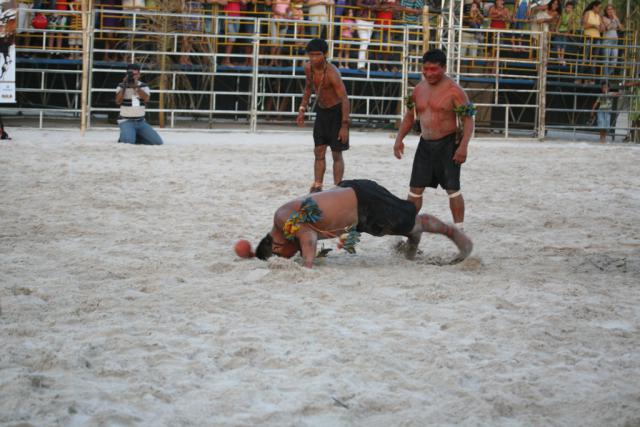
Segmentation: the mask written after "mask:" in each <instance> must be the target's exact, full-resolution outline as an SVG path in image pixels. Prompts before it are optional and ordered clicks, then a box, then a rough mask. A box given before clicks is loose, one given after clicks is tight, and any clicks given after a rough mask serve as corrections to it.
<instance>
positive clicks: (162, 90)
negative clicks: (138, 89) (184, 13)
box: [158, 11, 169, 128]
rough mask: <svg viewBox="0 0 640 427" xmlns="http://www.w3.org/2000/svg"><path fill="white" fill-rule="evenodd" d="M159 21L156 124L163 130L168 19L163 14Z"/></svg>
mask: <svg viewBox="0 0 640 427" xmlns="http://www.w3.org/2000/svg"><path fill="white" fill-rule="evenodd" d="M163 13H164V11H163ZM160 19H161V20H162V21H161V23H160V25H161V28H162V35H161V36H160V84H159V90H158V91H159V94H158V95H159V96H158V110H159V111H158V123H159V125H160V127H161V128H164V127H165V117H164V105H165V91H166V89H167V50H168V49H167V45H168V43H169V39H168V38H169V36H168V35H167V33H168V32H169V17H167V15H164V14H163V15H161V16H160Z"/></svg>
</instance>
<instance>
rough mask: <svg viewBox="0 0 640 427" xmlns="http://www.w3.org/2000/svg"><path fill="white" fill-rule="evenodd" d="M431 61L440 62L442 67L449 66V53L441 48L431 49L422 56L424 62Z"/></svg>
mask: <svg viewBox="0 0 640 427" xmlns="http://www.w3.org/2000/svg"><path fill="white" fill-rule="evenodd" d="M427 62H431V63H434V64H440V66H441V67H446V66H447V55H445V54H444V51H442V50H440V49H431V50H429V51H427V52H425V54H424V55H423V56H422V63H423V64H424V63H427Z"/></svg>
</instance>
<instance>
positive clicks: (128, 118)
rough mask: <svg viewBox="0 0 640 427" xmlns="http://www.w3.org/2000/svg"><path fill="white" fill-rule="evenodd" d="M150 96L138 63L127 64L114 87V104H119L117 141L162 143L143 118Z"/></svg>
mask: <svg viewBox="0 0 640 427" xmlns="http://www.w3.org/2000/svg"><path fill="white" fill-rule="evenodd" d="M150 96H151V91H150V90H149V86H147V85H146V84H144V83H143V82H141V81H140V64H129V65H127V74H126V76H125V77H124V79H122V82H121V83H120V84H119V85H118V88H117V89H116V104H118V105H119V106H120V116H119V117H118V126H120V138H119V139H118V142H124V143H126V144H145V145H162V138H160V135H158V133H157V132H156V131H155V130H153V128H152V127H151V125H149V123H147V121H146V120H145V118H144V116H145V104H146V103H147V102H148V101H149V97H150Z"/></svg>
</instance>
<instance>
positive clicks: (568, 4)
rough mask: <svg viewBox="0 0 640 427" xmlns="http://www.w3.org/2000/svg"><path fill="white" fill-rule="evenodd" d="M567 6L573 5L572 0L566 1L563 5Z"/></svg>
mask: <svg viewBox="0 0 640 427" xmlns="http://www.w3.org/2000/svg"><path fill="white" fill-rule="evenodd" d="M567 6H575V5H574V4H573V2H572V1H568V2H566V3H565V4H564V7H567Z"/></svg>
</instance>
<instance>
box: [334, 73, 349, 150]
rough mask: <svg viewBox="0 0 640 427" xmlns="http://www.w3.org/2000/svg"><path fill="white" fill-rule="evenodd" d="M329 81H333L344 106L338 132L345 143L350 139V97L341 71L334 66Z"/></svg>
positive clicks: (341, 140)
mask: <svg viewBox="0 0 640 427" xmlns="http://www.w3.org/2000/svg"><path fill="white" fill-rule="evenodd" d="M329 81H330V82H331V85H332V86H333V90H334V91H335V93H336V95H337V96H338V98H340V103H341V107H342V108H341V110H342V125H341V126H340V132H339V133H338V139H339V140H340V142H342V143H343V144H346V143H347V141H349V108H350V106H349V97H348V96H347V89H346V88H345V87H344V82H343V81H342V78H341V77H340V72H339V71H338V69H337V68H336V67H334V66H331V73H330V74H329Z"/></svg>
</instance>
